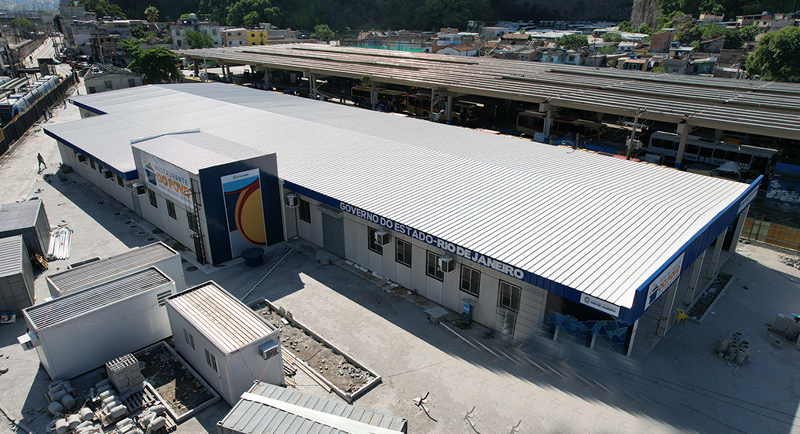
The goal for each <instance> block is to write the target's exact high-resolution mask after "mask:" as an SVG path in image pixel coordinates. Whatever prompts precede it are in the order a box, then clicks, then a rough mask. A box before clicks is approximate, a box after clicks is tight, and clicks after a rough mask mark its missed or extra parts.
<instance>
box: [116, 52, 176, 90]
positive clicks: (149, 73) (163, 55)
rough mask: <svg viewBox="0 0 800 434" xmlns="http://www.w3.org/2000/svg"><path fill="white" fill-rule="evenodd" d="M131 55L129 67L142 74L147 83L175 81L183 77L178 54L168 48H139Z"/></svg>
mask: <svg viewBox="0 0 800 434" xmlns="http://www.w3.org/2000/svg"><path fill="white" fill-rule="evenodd" d="M131 57H132V58H133V60H132V61H131V63H130V64H129V65H128V68H129V69H130V70H131V71H133V72H138V73H139V74H142V80H144V81H145V82H146V83H161V82H165V81H166V82H173V81H178V79H179V78H180V77H181V71H180V70H179V69H178V55H177V54H175V53H173V52H172V51H171V50H169V49H167V48H164V47H158V48H154V49H152V50H141V49H138V48H137V50H136V51H135V52H134V53H132V54H131Z"/></svg>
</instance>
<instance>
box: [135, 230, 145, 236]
mask: <svg viewBox="0 0 800 434" xmlns="http://www.w3.org/2000/svg"><path fill="white" fill-rule="evenodd" d="M146 233H147V232H145V231H139V232H136V235H144V234H146Z"/></svg>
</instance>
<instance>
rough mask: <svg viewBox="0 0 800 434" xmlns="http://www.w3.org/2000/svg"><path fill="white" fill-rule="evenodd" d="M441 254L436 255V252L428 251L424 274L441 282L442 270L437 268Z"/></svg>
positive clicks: (442, 277) (442, 279)
mask: <svg viewBox="0 0 800 434" xmlns="http://www.w3.org/2000/svg"><path fill="white" fill-rule="evenodd" d="M441 257H442V255H437V254H436V253H433V252H431V251H430V250H429V251H428V255H427V258H426V260H425V274H427V275H428V276H430V277H433V278H434V279H436V280H438V281H440V282H443V281H444V271H442V270H441V269H440V268H439V259H440V258H441Z"/></svg>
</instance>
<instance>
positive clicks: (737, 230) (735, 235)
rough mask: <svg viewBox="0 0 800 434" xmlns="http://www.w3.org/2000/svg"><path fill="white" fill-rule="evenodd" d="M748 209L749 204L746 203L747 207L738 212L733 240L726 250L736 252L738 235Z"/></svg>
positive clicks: (740, 233) (739, 235)
mask: <svg viewBox="0 0 800 434" xmlns="http://www.w3.org/2000/svg"><path fill="white" fill-rule="evenodd" d="M749 211H750V205H747V208H745V209H744V211H742V213H741V214H739V221H738V222H736V229H735V230H734V231H733V240H731V245H730V247H728V251H729V252H731V253H736V247H738V245H739V237H741V236H742V228H744V221H745V220H747V213H748V212H749Z"/></svg>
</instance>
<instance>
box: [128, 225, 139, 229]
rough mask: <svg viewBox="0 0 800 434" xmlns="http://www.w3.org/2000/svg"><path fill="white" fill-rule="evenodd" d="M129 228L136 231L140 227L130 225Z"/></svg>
mask: <svg viewBox="0 0 800 434" xmlns="http://www.w3.org/2000/svg"><path fill="white" fill-rule="evenodd" d="M129 227H130V228H131V229H136V228H138V227H139V225H130V226H129Z"/></svg>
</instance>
